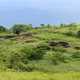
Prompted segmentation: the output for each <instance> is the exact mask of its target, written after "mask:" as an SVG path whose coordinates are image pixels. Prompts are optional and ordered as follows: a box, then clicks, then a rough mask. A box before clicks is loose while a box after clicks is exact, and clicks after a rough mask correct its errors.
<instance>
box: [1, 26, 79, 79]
mask: <svg viewBox="0 0 80 80" xmlns="http://www.w3.org/2000/svg"><path fill="white" fill-rule="evenodd" d="M79 29H80V28H79V27H77V28H68V27H67V28H58V29H54V28H49V29H48V28H45V29H42V30H41V29H37V30H32V31H31V32H33V33H36V34H34V35H33V37H32V38H29V37H27V38H26V39H21V38H19V39H11V40H9V39H7V40H1V41H0V55H1V56H0V70H1V71H3V70H4V71H6V69H5V68H6V67H5V66H6V64H7V62H8V59H9V58H10V56H11V55H12V54H15V53H19V51H20V49H22V48H23V47H25V46H27V47H29V46H36V45H37V44H39V43H42V42H46V41H49V40H57V41H67V42H69V43H70V44H71V46H72V47H71V48H68V49H66V52H65V53H67V54H71V53H73V52H79V53H80V50H76V49H74V47H75V46H79V47H80V38H77V37H76V36H68V35H66V34H65V33H67V32H69V31H71V32H73V33H75V32H76V31H77V30H79ZM29 40H31V41H30V42H27V41H29ZM58 49H59V48H57V50H58ZM61 49H62V48H61ZM62 50H63V49H62ZM58 51H59V50H58ZM59 52H61V53H62V51H61V50H60V51H59ZM48 53H50V51H48ZM56 53H57V52H56ZM76 54H77V53H76ZM46 59H47V60H46ZM46 59H45V60H41V61H39V62H33V61H32V62H30V63H29V64H28V65H29V66H35V67H36V68H37V69H38V72H30V73H27V72H21V73H19V72H1V73H0V80H13V79H15V80H80V60H73V61H69V62H68V63H60V64H59V65H56V66H54V65H52V64H51V63H50V62H49V58H46ZM3 60H6V63H5V62H3ZM39 71H43V72H48V71H49V72H59V73H42V72H39ZM69 71H73V72H69ZM63 72H66V73H63Z"/></svg>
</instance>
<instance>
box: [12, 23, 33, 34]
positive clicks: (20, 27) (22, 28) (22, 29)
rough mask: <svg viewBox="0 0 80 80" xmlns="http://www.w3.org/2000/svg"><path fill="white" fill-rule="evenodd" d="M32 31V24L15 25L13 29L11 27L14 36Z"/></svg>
mask: <svg viewBox="0 0 80 80" xmlns="http://www.w3.org/2000/svg"><path fill="white" fill-rule="evenodd" d="M31 29H32V24H29V25H25V24H15V25H14V26H13V27H12V31H13V33H15V34H18V35H19V34H20V33H21V32H26V31H28V30H31Z"/></svg>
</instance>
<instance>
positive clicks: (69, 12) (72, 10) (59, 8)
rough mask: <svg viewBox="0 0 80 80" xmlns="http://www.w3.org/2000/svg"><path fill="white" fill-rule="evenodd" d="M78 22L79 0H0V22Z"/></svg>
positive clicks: (3, 23) (79, 17) (10, 23)
mask: <svg viewBox="0 0 80 80" xmlns="http://www.w3.org/2000/svg"><path fill="white" fill-rule="evenodd" d="M70 22H80V0H0V24H1V25H6V26H8V25H9V26H10V25H13V24H16V23H25V24H30V23H32V24H33V25H37V24H41V23H45V24H48V23H50V24H57V23H70Z"/></svg>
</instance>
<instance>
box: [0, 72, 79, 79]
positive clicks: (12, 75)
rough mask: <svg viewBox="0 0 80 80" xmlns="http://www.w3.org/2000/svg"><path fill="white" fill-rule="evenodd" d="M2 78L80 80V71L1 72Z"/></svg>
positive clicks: (0, 77) (0, 76)
mask: <svg viewBox="0 0 80 80" xmlns="http://www.w3.org/2000/svg"><path fill="white" fill-rule="evenodd" d="M0 80H80V72H67V73H43V72H30V73H28V72H0Z"/></svg>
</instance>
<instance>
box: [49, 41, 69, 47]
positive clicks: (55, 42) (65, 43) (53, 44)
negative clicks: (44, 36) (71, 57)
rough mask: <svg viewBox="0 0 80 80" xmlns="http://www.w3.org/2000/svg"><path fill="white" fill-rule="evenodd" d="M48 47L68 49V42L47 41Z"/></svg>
mask: <svg viewBox="0 0 80 80" xmlns="http://www.w3.org/2000/svg"><path fill="white" fill-rule="evenodd" d="M48 44H49V46H52V47H55V46H63V47H64V48H68V47H70V45H69V43H68V42H64V41H59V42H58V41H49V42H48Z"/></svg>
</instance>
